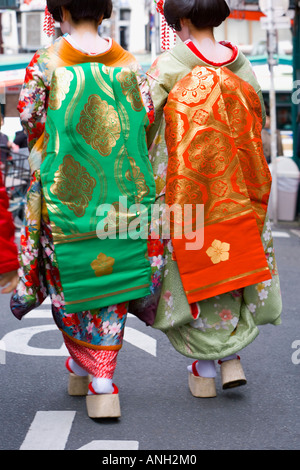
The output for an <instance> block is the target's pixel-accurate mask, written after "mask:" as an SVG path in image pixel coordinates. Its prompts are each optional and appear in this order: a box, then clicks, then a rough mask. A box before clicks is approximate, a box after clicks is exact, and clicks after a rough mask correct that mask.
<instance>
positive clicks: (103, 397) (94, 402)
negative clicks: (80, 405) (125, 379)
mask: <svg viewBox="0 0 300 470" xmlns="http://www.w3.org/2000/svg"><path fill="white" fill-rule="evenodd" d="M113 387H114V390H113V392H112V393H103V394H97V393H96V392H95V390H94V389H93V386H92V384H91V383H90V384H89V394H88V395H87V396H86V406H87V412H88V415H89V417H90V418H119V417H120V416H121V409H120V401H119V390H118V387H117V386H116V385H115V384H113Z"/></svg>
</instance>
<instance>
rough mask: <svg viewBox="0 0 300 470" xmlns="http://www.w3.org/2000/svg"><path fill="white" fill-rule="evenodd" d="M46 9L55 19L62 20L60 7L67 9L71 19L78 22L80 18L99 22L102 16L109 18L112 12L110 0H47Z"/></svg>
mask: <svg viewBox="0 0 300 470" xmlns="http://www.w3.org/2000/svg"><path fill="white" fill-rule="evenodd" d="M47 6H48V10H49V11H50V13H51V14H52V16H53V18H54V19H55V21H59V22H61V21H62V11H61V7H62V6H64V7H65V8H66V9H67V10H69V12H70V14H71V17H72V20H73V21H74V22H75V23H78V22H79V21H81V20H94V21H95V22H99V20H100V19H101V18H102V17H103V19H104V20H105V19H106V18H110V17H111V14H112V8H113V6H112V0H84V1H82V0H47Z"/></svg>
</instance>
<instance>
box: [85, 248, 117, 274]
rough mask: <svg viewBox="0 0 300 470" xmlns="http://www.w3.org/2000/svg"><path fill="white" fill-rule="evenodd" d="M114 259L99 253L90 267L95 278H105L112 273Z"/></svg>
mask: <svg viewBox="0 0 300 470" xmlns="http://www.w3.org/2000/svg"><path fill="white" fill-rule="evenodd" d="M114 263H115V259H114V258H111V257H110V256H106V255H105V254H104V253H99V255H98V256H97V258H96V259H95V260H94V261H92V263H91V267H92V269H93V270H94V271H95V275H96V276H97V277H101V276H106V275H108V274H111V273H112V272H113V266H114Z"/></svg>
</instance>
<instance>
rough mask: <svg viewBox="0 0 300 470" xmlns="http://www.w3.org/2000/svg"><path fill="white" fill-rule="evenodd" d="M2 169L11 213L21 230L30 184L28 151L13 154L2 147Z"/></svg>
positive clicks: (22, 150) (21, 150)
mask: <svg viewBox="0 0 300 470" xmlns="http://www.w3.org/2000/svg"><path fill="white" fill-rule="evenodd" d="M0 169H1V171H2V174H3V178H4V185H5V188H6V191H7V194H8V197H9V211H10V212H11V214H12V216H13V219H14V223H15V226H16V228H17V229H20V228H21V227H22V225H23V221H24V217H25V206H26V193H27V189H28V187H29V183H30V167H29V163H28V150H27V149H25V151H24V149H20V151H19V152H13V151H12V150H11V149H9V148H8V147H6V146H0Z"/></svg>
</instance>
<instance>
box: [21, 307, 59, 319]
mask: <svg viewBox="0 0 300 470" xmlns="http://www.w3.org/2000/svg"><path fill="white" fill-rule="evenodd" d="M23 318H24V319H27V320H29V319H30V318H52V312H51V310H49V309H47V310H46V309H43V308H36V309H35V310H32V311H31V312H29V313H27V314H26V315H25V317H23Z"/></svg>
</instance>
